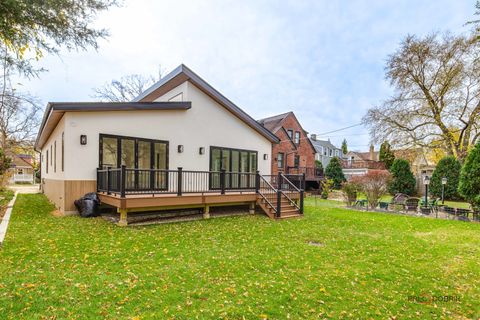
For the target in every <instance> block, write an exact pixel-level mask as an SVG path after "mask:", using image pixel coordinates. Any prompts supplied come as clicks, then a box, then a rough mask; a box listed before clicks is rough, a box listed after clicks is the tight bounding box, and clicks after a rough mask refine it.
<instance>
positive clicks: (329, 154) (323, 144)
mask: <svg viewBox="0 0 480 320" xmlns="http://www.w3.org/2000/svg"><path fill="white" fill-rule="evenodd" d="M310 140H311V141H312V144H313V146H314V147H315V150H316V153H315V160H317V161H320V162H321V163H322V166H323V168H324V169H325V168H326V167H327V166H328V164H329V163H330V160H332V158H333V157H337V158H339V159H343V158H344V154H343V152H342V149H340V148H337V147H336V146H334V145H333V144H332V143H331V142H330V139H328V140H318V139H317V135H316V134H312V135H310Z"/></svg>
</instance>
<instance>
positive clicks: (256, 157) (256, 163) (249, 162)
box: [208, 146, 258, 190]
mask: <svg viewBox="0 0 480 320" xmlns="http://www.w3.org/2000/svg"><path fill="white" fill-rule="evenodd" d="M214 149H220V159H223V152H224V151H228V152H229V153H230V155H229V165H228V167H229V168H232V161H233V157H232V152H233V151H238V163H239V164H240V161H241V157H242V152H247V161H248V164H247V167H248V168H249V170H251V168H252V164H251V158H252V157H251V155H252V154H255V168H256V170H258V151H255V150H248V149H238V148H229V147H220V146H210V153H209V157H210V159H209V171H212V167H213V158H212V152H213V150H214ZM221 169H223V168H221ZM256 170H255V171H256ZM246 173H248V174H251V173H255V172H251V171H249V172H238V173H232V172H229V173H227V174H228V177H229V178H228V181H227V179H225V180H226V182H225V184H228V185H226V186H225V189H232V190H243V189H252V188H254V187H255V181H251V179H248V180H247V181H248V183H247V185H246V186H245V187H242V186H241V175H242V174H246ZM215 174H218V173H212V172H211V173H210V179H209V183H208V184H209V189H210V190H219V189H220V187H216V186H214V185H213V181H214V180H215V179H214V176H215ZM234 175H238V178H237V179H236V180H235V181H238V185H237V186H232V181H234V180H233V179H232V176H234Z"/></svg>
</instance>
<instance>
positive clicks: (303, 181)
mask: <svg viewBox="0 0 480 320" xmlns="http://www.w3.org/2000/svg"><path fill="white" fill-rule="evenodd" d="M300 189H302V190H305V172H304V173H303V174H302V187H301V188H300Z"/></svg>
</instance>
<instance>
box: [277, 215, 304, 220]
mask: <svg viewBox="0 0 480 320" xmlns="http://www.w3.org/2000/svg"><path fill="white" fill-rule="evenodd" d="M302 216H303V215H301V214H290V215H283V214H282V215H281V216H280V218H277V219H288V218H301V217H302Z"/></svg>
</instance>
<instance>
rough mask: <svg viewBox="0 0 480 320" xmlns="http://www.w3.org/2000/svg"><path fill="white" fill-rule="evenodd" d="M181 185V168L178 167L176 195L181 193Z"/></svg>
mask: <svg viewBox="0 0 480 320" xmlns="http://www.w3.org/2000/svg"><path fill="white" fill-rule="evenodd" d="M182 185H183V168H182V167H178V175H177V196H181V195H182Z"/></svg>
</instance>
